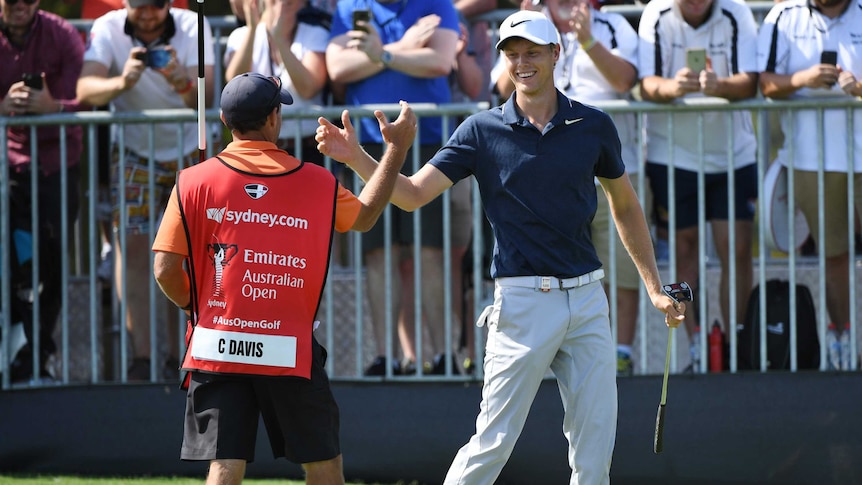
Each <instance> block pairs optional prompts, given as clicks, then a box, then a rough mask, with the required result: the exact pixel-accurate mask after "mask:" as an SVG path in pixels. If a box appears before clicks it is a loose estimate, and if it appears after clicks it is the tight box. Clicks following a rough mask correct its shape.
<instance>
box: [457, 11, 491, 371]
mask: <svg viewBox="0 0 862 485" xmlns="http://www.w3.org/2000/svg"><path fill="white" fill-rule="evenodd" d="M483 1H484V0H483ZM455 7H456V8H457V7H458V4H457V2H455ZM458 28H459V30H460V35H459V36H458V44H457V45H456V47H455V64H453V65H452V72H451V73H450V74H449V88H450V89H451V91H452V102H453V103H459V102H464V103H469V102H473V101H480V100H482V99H485V98H487V94H488V93H487V84H488V83H487V82H486V80H487V79H488V76H487V71H486V70H484V69H483V68H482V66H480V65H479V58H478V57H477V53H476V50H475V47H474V46H475V45H476V43H477V40H478V43H479V44H480V45H481V44H482V39H476V38H474V37H472V36H471V34H470V32H471V31H470V28H469V27H468V25H467V19H465V18H464V15H463V14H462V13H461V11H460V10H459V11H458ZM485 35H486V37H487V32H486V33H485ZM486 41H487V39H486ZM462 121H464V117H463V116H459V117H458V124H460V123H461V122H462ZM472 184H473V181H472V179H466V180H463V181H461V182H459V184H458V185H459V187H458V188H457V190H454V191H453V192H452V195H453V196H456V195H457V197H456V198H454V199H450V201H451V204H452V227H453V228H463V230H458V231H457V232H455V233H453V234H454V236H455V237H454V238H453V240H452V257H451V264H452V314H453V315H458V316H459V322H457V323H458V324H459V326H460V328H458V330H459V334H458V335H456V338H457V339H458V348H459V350H460V351H462V352H463V356H464V360H463V361H462V362H463V364H462V367H463V368H464V371H465V372H467V373H468V374H469V373H472V372H473V370H474V367H475V363H474V361H475V359H476V355H475V346H476V345H475V338H474V337H475V330H474V329H473V325H472V323H473V305H472V303H471V301H472V299H471V298H468V296H467V294H466V293H465V289H467V288H470V284H469V282H470V281H472V279H470V277H469V275H470V271H469V269H468V268H466V267H465V264H467V263H469V261H470V259H469V258H466V255H467V251H468V250H469V248H470V247H471V241H472V235H473V231H472V227H473V195H472V190H470V186H471V185H472ZM465 186H466V187H465ZM483 222H484V223H485V225H487V221H483ZM465 275H467V278H466V279H465Z"/></svg>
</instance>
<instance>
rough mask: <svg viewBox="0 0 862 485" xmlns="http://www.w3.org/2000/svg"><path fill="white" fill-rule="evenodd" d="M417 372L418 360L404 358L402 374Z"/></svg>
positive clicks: (407, 374)
mask: <svg viewBox="0 0 862 485" xmlns="http://www.w3.org/2000/svg"><path fill="white" fill-rule="evenodd" d="M414 374H416V361H413V360H410V359H404V362H402V363H401V375H405V376H412V375H414Z"/></svg>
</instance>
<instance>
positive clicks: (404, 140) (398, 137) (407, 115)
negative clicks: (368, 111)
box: [374, 101, 416, 150]
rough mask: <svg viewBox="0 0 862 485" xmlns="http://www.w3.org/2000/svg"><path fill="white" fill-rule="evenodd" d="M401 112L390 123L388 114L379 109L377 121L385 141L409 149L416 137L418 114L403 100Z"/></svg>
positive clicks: (375, 114) (396, 146)
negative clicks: (387, 117)
mask: <svg viewBox="0 0 862 485" xmlns="http://www.w3.org/2000/svg"><path fill="white" fill-rule="evenodd" d="M400 103H401V113H399V114H398V118H396V119H395V121H394V122H392V123H390V122H389V120H387V119H386V115H384V114H383V112H382V111H380V110H377V111H375V112H374V116H375V117H377V123H378V124H379V125H380V134H381V135H383V142H384V143H387V144H389V145H394V146H395V148H399V149H402V150H407V149H408V148H410V146H411V145H412V144H413V139H414V138H415V137H416V114H415V113H413V109H412V108H410V104H408V103H407V101H401V102H400Z"/></svg>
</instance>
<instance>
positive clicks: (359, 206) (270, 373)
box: [153, 73, 416, 484]
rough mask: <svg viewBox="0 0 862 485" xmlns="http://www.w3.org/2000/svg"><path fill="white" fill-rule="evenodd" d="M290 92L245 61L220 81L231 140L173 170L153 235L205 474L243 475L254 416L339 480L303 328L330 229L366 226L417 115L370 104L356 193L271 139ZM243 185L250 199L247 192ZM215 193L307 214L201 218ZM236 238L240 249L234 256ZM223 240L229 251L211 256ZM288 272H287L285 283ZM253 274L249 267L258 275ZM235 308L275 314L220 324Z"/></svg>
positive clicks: (333, 426)
mask: <svg viewBox="0 0 862 485" xmlns="http://www.w3.org/2000/svg"><path fill="white" fill-rule="evenodd" d="M291 102H292V99H291V96H290V94H289V93H288V92H287V91H286V90H284V89H283V88H282V87H281V82H280V80H279V79H278V78H275V77H266V76H263V75H261V74H258V73H247V74H242V75H240V76H237V77H235V78H234V79H233V80H231V81H230V82H228V84H227V86H225V88H224V91H223V92H222V96H221V110H222V111H221V113H222V114H221V118H222V121H223V122H224V124H225V126H227V127H228V129H230V130H231V134H232V135H233V137H234V141H233V142H232V143H230V144H229V145H228V147H227V148H226V149H225V150H224V151H223V152H222V153H221V154H220V156H218V157H217V158H211V159H209V160H207V161H206V162H203V163H201V164H200V165H197V166H195V167H191V168H188V169H185V170H182V171H180V172H179V174H178V175H177V184H176V189H175V190H172V191H171V198H170V202H169V205H168V207H167V209H166V211H165V215H164V219H163V222H162V225H161V227H160V228H159V232H158V236H157V237H156V241H155V243H154V244H153V250H154V251H155V252H156V259H155V277H156V280H157V281H158V282H159V286H160V287H161V288H162V290H163V291H164V293H165V295H167V296H168V298H170V299H171V300H172V301H173V302H174V303H176V304H177V306H182V307H183V309H185V310H186V311H189V312H191V313H190V314H191V315H192V316H193V317H192V318H193V322H190V332H189V338H190V343H189V350H188V352H187V353H186V357H185V359H184V362H183V369H184V370H187V371H191V376H190V380H189V381H188V383H189V388H188V402H187V405H186V419H185V428H184V437H183V446H182V452H181V455H180V456H181V458H182V459H184V460H208V461H210V467H209V473H208V475H209V476H208V477H207V483H224V484H236V483H241V482H242V478H243V475H244V474H245V465H246V462H247V461H252V460H253V459H254V447H255V441H256V434H257V423H258V420H259V419H260V416H261V415H262V416H263V420H264V423H266V428H267V433H268V434H269V438H270V443H271V444H272V449H273V452H274V454H275V456H276V457H280V456H284V457H286V458H287V459H289V460H291V461H293V462H296V463H300V464H302V467H303V469H304V470H305V474H306V476H305V479H306V483H315V484H317V483H328V484H343V483H344V476H343V470H342V462H341V450H340V446H339V436H338V433H339V430H338V426H339V425H338V423H339V414H338V406H337V404H336V403H335V399H334V398H333V396H332V392H331V390H330V388H329V380H328V378H327V376H326V370H325V363H326V350H325V349H324V348H323V347H322V346H320V344H319V343H317V340H316V339H315V338H314V335H313V333H312V332H313V330H314V315H315V311H316V310H317V307H318V305H319V304H320V297H321V295H322V293H323V287H324V285H325V283H326V273H327V268H328V266H329V265H328V261H329V247H330V244H331V242H332V233H333V229H335V230H338V231H347V230H350V229H353V230H358V231H364V230H367V229H368V228H370V227H371V226H373V225H374V223H375V221H376V220H377V218H378V217H379V216H380V213H381V212H382V210H383V207H384V206H385V205H386V202H387V199H388V198H389V196H390V195H391V194H392V188H393V186H394V183H395V178H396V177H397V176H398V170H399V169H400V168H401V165H402V164H403V163H404V155H405V154H406V152H407V146H408V145H409V143H410V142H411V141H412V139H413V136H415V133H416V118H415V116H413V113H412V112H411V111H410V109H409V108H408V107H407V106H406V104H405V105H404V106H403V107H402V110H401V115H400V116H399V117H398V119H397V120H396V121H395V123H394V124H389V123H388V122H387V121H386V118H384V117H383V113H381V112H379V111H378V112H377V113H376V115H377V117H378V121H379V122H380V130H381V132H382V133H384V139H385V142H386V143H387V151H386V155H384V162H383V163H381V166H380V169H379V170H377V171H376V172H375V174H374V175H373V176H372V178H371V180H369V183H368V185H366V187H365V188H364V190H363V191H362V193H361V194H360V195H359V197H356V196H354V195H353V194H352V193H350V192H349V191H348V190H347V189H345V188H343V187H342V186H341V185H340V184H339V183H338V182H337V181H336V179H335V177H334V176H333V175H332V174H331V173H329V172H328V171H326V170H325V169H322V168H320V167H317V166H314V165H312V164H304V163H303V162H301V161H299V160H297V159H296V158H293V157H292V156H290V155H289V154H288V153H285V152H283V151H280V150H279V149H278V148H277V146H276V145H275V142H276V140H277V139H278V137H279V133H280V131H281V130H280V125H281V105H282V104H290V103H291ZM252 183H254V184H253V185H255V186H256V187H258V194H259V196H258V197H249V196H248V195H247V192H248V190H249V189H248V187H249V185H252ZM264 195H265V196H266V198H265V199H262V198H263V197H264ZM213 205H221V206H229V207H230V209H231V210H232V211H233V210H239V211H261V212H263V211H265V212H272V211H281V213H282V214H285V215H283V216H282V217H283V218H288V219H294V218H295V219H297V220H304V221H308V222H309V223H308V225H307V226H306V227H299V228H298V227H295V226H280V225H275V226H266V225H263V226H262V225H260V224H253V223H252V224H239V225H237V224H227V223H225V224H222V223H221V219H219V220H215V218H214V217H209V214H208V212H209V211H210V210H212V209H211V207H213ZM181 209H182V211H181ZM204 214H207V216H206V217H204ZM186 231H188V236H186V234H187V233H186ZM237 247H238V248H239V250H238V251H239V253H240V256H236V257H233V256H234V255H236V254H237V250H236V248H237ZM228 248H234V249H233V251H226V249H228ZM219 252H220V253H221V254H222V255H228V254H229V255H230V256H229V258H230V259H224V260H222V261H221V262H219V261H218V260H216V259H214V257H213V256H214V253H216V254H217V253H219ZM249 254H252V256H248V255H249ZM273 254H277V255H278V257H277V258H273V257H272V255H273ZM284 255H287V256H284ZM258 256H264V257H263V258H259V257H258ZM266 256H268V257H266ZM279 257H280V258H285V260H286V261H287V263H279V262H278V261H279ZM214 262H215V264H213V263H214ZM184 263H187V264H188V267H189V268H190V272H189V273H187V272H186V270H185V269H184ZM285 265H287V266H288V268H285ZM285 270H289V275H288V276H287V279H288V281H282V279H283V276H282V275H283V274H284V273H285ZM249 273H253V274H254V275H257V276H255V277H253V278H252V280H253V281H254V282H253V283H250V282H249V281H250V279H249V278H248V277H247V276H246V275H247V274H249ZM189 274H191V275H194V279H193V280H190V278H189ZM258 276H259V277H260V278H259V279H258V278H257V277H258ZM264 277H268V278H264ZM296 282H299V283H301V284H299V285H294V284H293V283H296ZM249 287H251V295H250V294H248V293H247V292H246V289H247V288H249ZM252 295H254V296H252ZM258 295H260V297H258ZM239 319H243V320H245V319H250V320H254V321H255V322H264V323H266V322H277V323H276V324H275V325H274V326H269V327H267V328H268V329H262V328H260V327H258V328H253V329H252V328H251V327H243V328H238V327H229V326H226V325H224V324H221V323H217V322H220V321H234V320H239ZM193 323H194V326H192V324H193ZM226 341H229V342H230V346H231V347H233V346H235V345H236V344H237V343H239V344H240V345H242V344H244V343H252V342H251V341H254V342H256V344H255V349H254V351H252V352H251V353H248V352H246V353H237V352H232V351H230V350H229V349H225V348H223V347H224V346H225V343H224V342H226ZM275 377H280V378H275Z"/></svg>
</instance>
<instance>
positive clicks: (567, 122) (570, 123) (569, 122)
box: [566, 118, 583, 125]
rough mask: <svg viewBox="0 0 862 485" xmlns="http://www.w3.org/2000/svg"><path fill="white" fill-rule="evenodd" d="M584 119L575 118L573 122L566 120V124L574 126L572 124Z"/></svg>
mask: <svg viewBox="0 0 862 485" xmlns="http://www.w3.org/2000/svg"><path fill="white" fill-rule="evenodd" d="M582 119H583V118H575V119H573V120H566V124H567V125H572V124H575V123H577V122H578V121H581V120H582Z"/></svg>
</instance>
